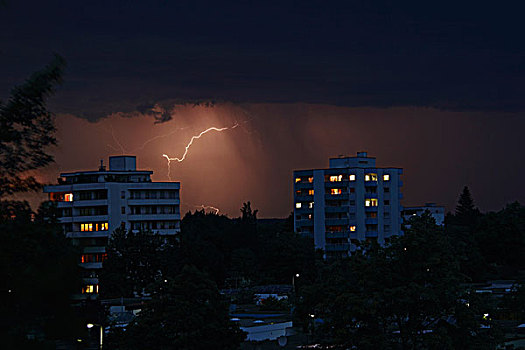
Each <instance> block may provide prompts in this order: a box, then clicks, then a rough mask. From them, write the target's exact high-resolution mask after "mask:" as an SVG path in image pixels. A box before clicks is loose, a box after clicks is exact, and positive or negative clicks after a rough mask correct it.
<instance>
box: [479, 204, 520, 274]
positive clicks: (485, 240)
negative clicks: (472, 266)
mask: <svg viewBox="0 0 525 350" xmlns="http://www.w3.org/2000/svg"><path fill="white" fill-rule="evenodd" d="M474 237H475V241H476V243H477V245H478V246H479V249H480V251H481V253H482V255H483V257H484V259H485V260H486V261H487V262H488V263H489V264H491V265H493V266H496V267H501V268H502V269H503V271H501V269H500V271H499V275H501V274H504V275H508V276H507V277H510V278H513V277H514V276H515V275H516V273H517V271H519V270H520V269H522V268H523V266H525V254H523V252H524V251H525V207H523V206H522V205H520V204H519V203H518V202H514V203H511V204H508V205H507V206H506V207H505V208H504V209H502V210H500V211H498V212H496V213H488V214H486V215H484V216H483V218H482V219H481V220H480V224H479V225H478V227H477V228H476V230H475V233H474Z"/></svg>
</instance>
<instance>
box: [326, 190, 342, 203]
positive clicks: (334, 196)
mask: <svg viewBox="0 0 525 350" xmlns="http://www.w3.org/2000/svg"><path fill="white" fill-rule="evenodd" d="M324 199H325V200H335V199H337V200H342V201H347V200H348V192H346V193H345V192H343V193H341V194H329V193H327V194H325V195H324Z"/></svg>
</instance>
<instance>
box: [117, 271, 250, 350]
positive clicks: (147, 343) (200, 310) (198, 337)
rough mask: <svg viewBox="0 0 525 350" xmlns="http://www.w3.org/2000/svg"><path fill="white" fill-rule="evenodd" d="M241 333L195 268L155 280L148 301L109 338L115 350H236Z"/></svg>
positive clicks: (207, 282) (209, 281) (208, 280)
mask: <svg viewBox="0 0 525 350" xmlns="http://www.w3.org/2000/svg"><path fill="white" fill-rule="evenodd" d="M244 337H245V335H244V332H242V331H241V330H240V329H239V327H238V325H237V324H234V323H233V322H231V321H230V318H229V314H228V305H227V303H225V302H224V301H223V300H222V297H221V295H220V294H219V291H218V289H217V286H216V285H215V283H213V281H211V280H210V279H209V278H208V277H207V276H206V274H204V273H202V272H200V271H199V270H197V269H196V268H195V267H191V266H185V267H184V268H183V269H182V271H181V272H180V273H179V274H178V275H176V276H174V277H173V278H169V279H168V280H167V282H164V281H160V282H158V284H157V286H156V289H155V292H154V294H153V298H152V300H151V301H150V302H149V303H147V304H146V305H145V307H144V309H143V310H142V311H141V313H140V314H139V316H138V317H137V318H136V319H135V320H134V321H133V323H132V324H131V325H130V326H129V327H128V329H127V330H126V332H124V333H116V336H113V337H110V338H109V341H110V342H111V345H110V346H111V347H113V348H116V349H181V350H194V349H236V348H238V347H239V345H240V343H241V342H242V341H243V339H244Z"/></svg>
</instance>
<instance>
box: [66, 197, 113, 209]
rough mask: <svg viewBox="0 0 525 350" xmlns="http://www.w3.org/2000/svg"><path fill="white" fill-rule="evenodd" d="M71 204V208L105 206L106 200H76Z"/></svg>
mask: <svg viewBox="0 0 525 350" xmlns="http://www.w3.org/2000/svg"><path fill="white" fill-rule="evenodd" d="M66 203H67V202H66ZM69 203H73V206H74V207H75V208H76V207H95V206H97V207H98V206H107V205H108V200H107V199H89V200H78V201H73V202H69Z"/></svg>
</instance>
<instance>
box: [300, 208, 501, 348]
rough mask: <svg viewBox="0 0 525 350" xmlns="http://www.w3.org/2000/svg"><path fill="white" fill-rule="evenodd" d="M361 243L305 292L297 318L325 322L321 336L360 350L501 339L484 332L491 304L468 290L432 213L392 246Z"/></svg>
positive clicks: (476, 344)
mask: <svg viewBox="0 0 525 350" xmlns="http://www.w3.org/2000/svg"><path fill="white" fill-rule="evenodd" d="M363 248H364V249H363V250H361V251H358V252H356V253H355V254H354V255H353V256H352V257H350V258H349V259H345V260H336V261H333V262H325V263H323V265H322V266H321V270H320V272H319V275H318V282H317V283H315V284H313V285H311V286H303V288H302V289H301V292H300V294H301V298H300V300H301V301H300V304H299V306H298V315H299V316H300V317H303V318H305V319H306V318H308V317H307V315H308V314H314V315H316V317H319V318H321V319H323V320H324V323H323V324H322V325H319V326H318V327H319V328H321V329H320V331H319V333H318V334H320V335H328V336H329V338H328V339H327V340H326V341H327V342H333V343H335V344H336V345H337V346H342V347H343V348H351V347H353V346H355V347H357V348H359V349H379V348H380V349H400V348H401V349H429V348H440V349H460V348H461V349H480V348H494V346H495V344H497V339H495V337H494V335H493V334H492V333H491V332H492V331H488V332H486V333H482V332H480V331H479V329H480V328H479V326H480V324H481V323H483V322H486V321H485V320H483V313H484V312H487V305H486V304H485V303H484V301H483V300H478V298H477V296H475V295H472V294H469V293H468V290H467V289H466V288H465V287H463V284H462V283H463V282H464V278H463V276H462V274H461V273H460V271H459V266H458V263H457V261H456V259H455V256H454V252H453V251H452V249H451V245H450V242H449V241H448V240H447V237H446V236H445V235H444V234H443V229H442V228H441V227H438V226H437V225H435V222H434V220H433V218H432V217H431V216H430V215H429V214H428V213H425V214H424V215H423V216H422V217H420V218H415V219H413V220H412V221H411V227H410V229H407V230H406V231H405V234H404V235H403V236H399V237H394V238H392V241H391V243H390V244H389V245H387V246H385V247H380V246H379V245H377V244H371V245H365V246H364V247H363ZM467 302H468V304H469V305H467ZM321 340H322V339H321Z"/></svg>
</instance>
